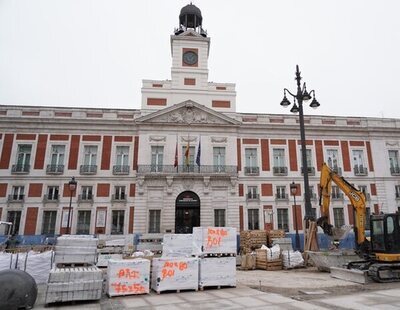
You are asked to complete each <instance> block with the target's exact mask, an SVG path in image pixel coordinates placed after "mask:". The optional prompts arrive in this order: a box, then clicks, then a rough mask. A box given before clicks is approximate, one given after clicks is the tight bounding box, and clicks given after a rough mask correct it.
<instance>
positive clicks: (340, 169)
mask: <svg viewBox="0 0 400 310" xmlns="http://www.w3.org/2000/svg"><path fill="white" fill-rule="evenodd" d="M331 170H332V171H333V172H335V173H336V174H339V175H342V168H340V167H338V166H333V167H331Z"/></svg>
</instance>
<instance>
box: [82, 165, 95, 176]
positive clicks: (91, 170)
mask: <svg viewBox="0 0 400 310" xmlns="http://www.w3.org/2000/svg"><path fill="white" fill-rule="evenodd" d="M79 171H80V173H81V174H96V173H97V165H81V167H80V170H79Z"/></svg>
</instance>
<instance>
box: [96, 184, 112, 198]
mask: <svg viewBox="0 0 400 310" xmlns="http://www.w3.org/2000/svg"><path fill="white" fill-rule="evenodd" d="M109 196H110V184H107V183H99V184H97V197H109Z"/></svg>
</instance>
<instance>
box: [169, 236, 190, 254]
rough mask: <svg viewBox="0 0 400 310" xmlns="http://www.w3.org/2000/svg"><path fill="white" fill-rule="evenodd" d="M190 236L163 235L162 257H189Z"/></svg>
mask: <svg viewBox="0 0 400 310" xmlns="http://www.w3.org/2000/svg"><path fill="white" fill-rule="evenodd" d="M192 243H193V235H192V234H165V235H164V239H163V249H162V256H163V257H190V256H191V255H192V252H193V245H192Z"/></svg>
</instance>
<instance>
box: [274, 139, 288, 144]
mask: <svg viewBox="0 0 400 310" xmlns="http://www.w3.org/2000/svg"><path fill="white" fill-rule="evenodd" d="M271 144H274V145H286V140H285V139H271Z"/></svg>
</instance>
